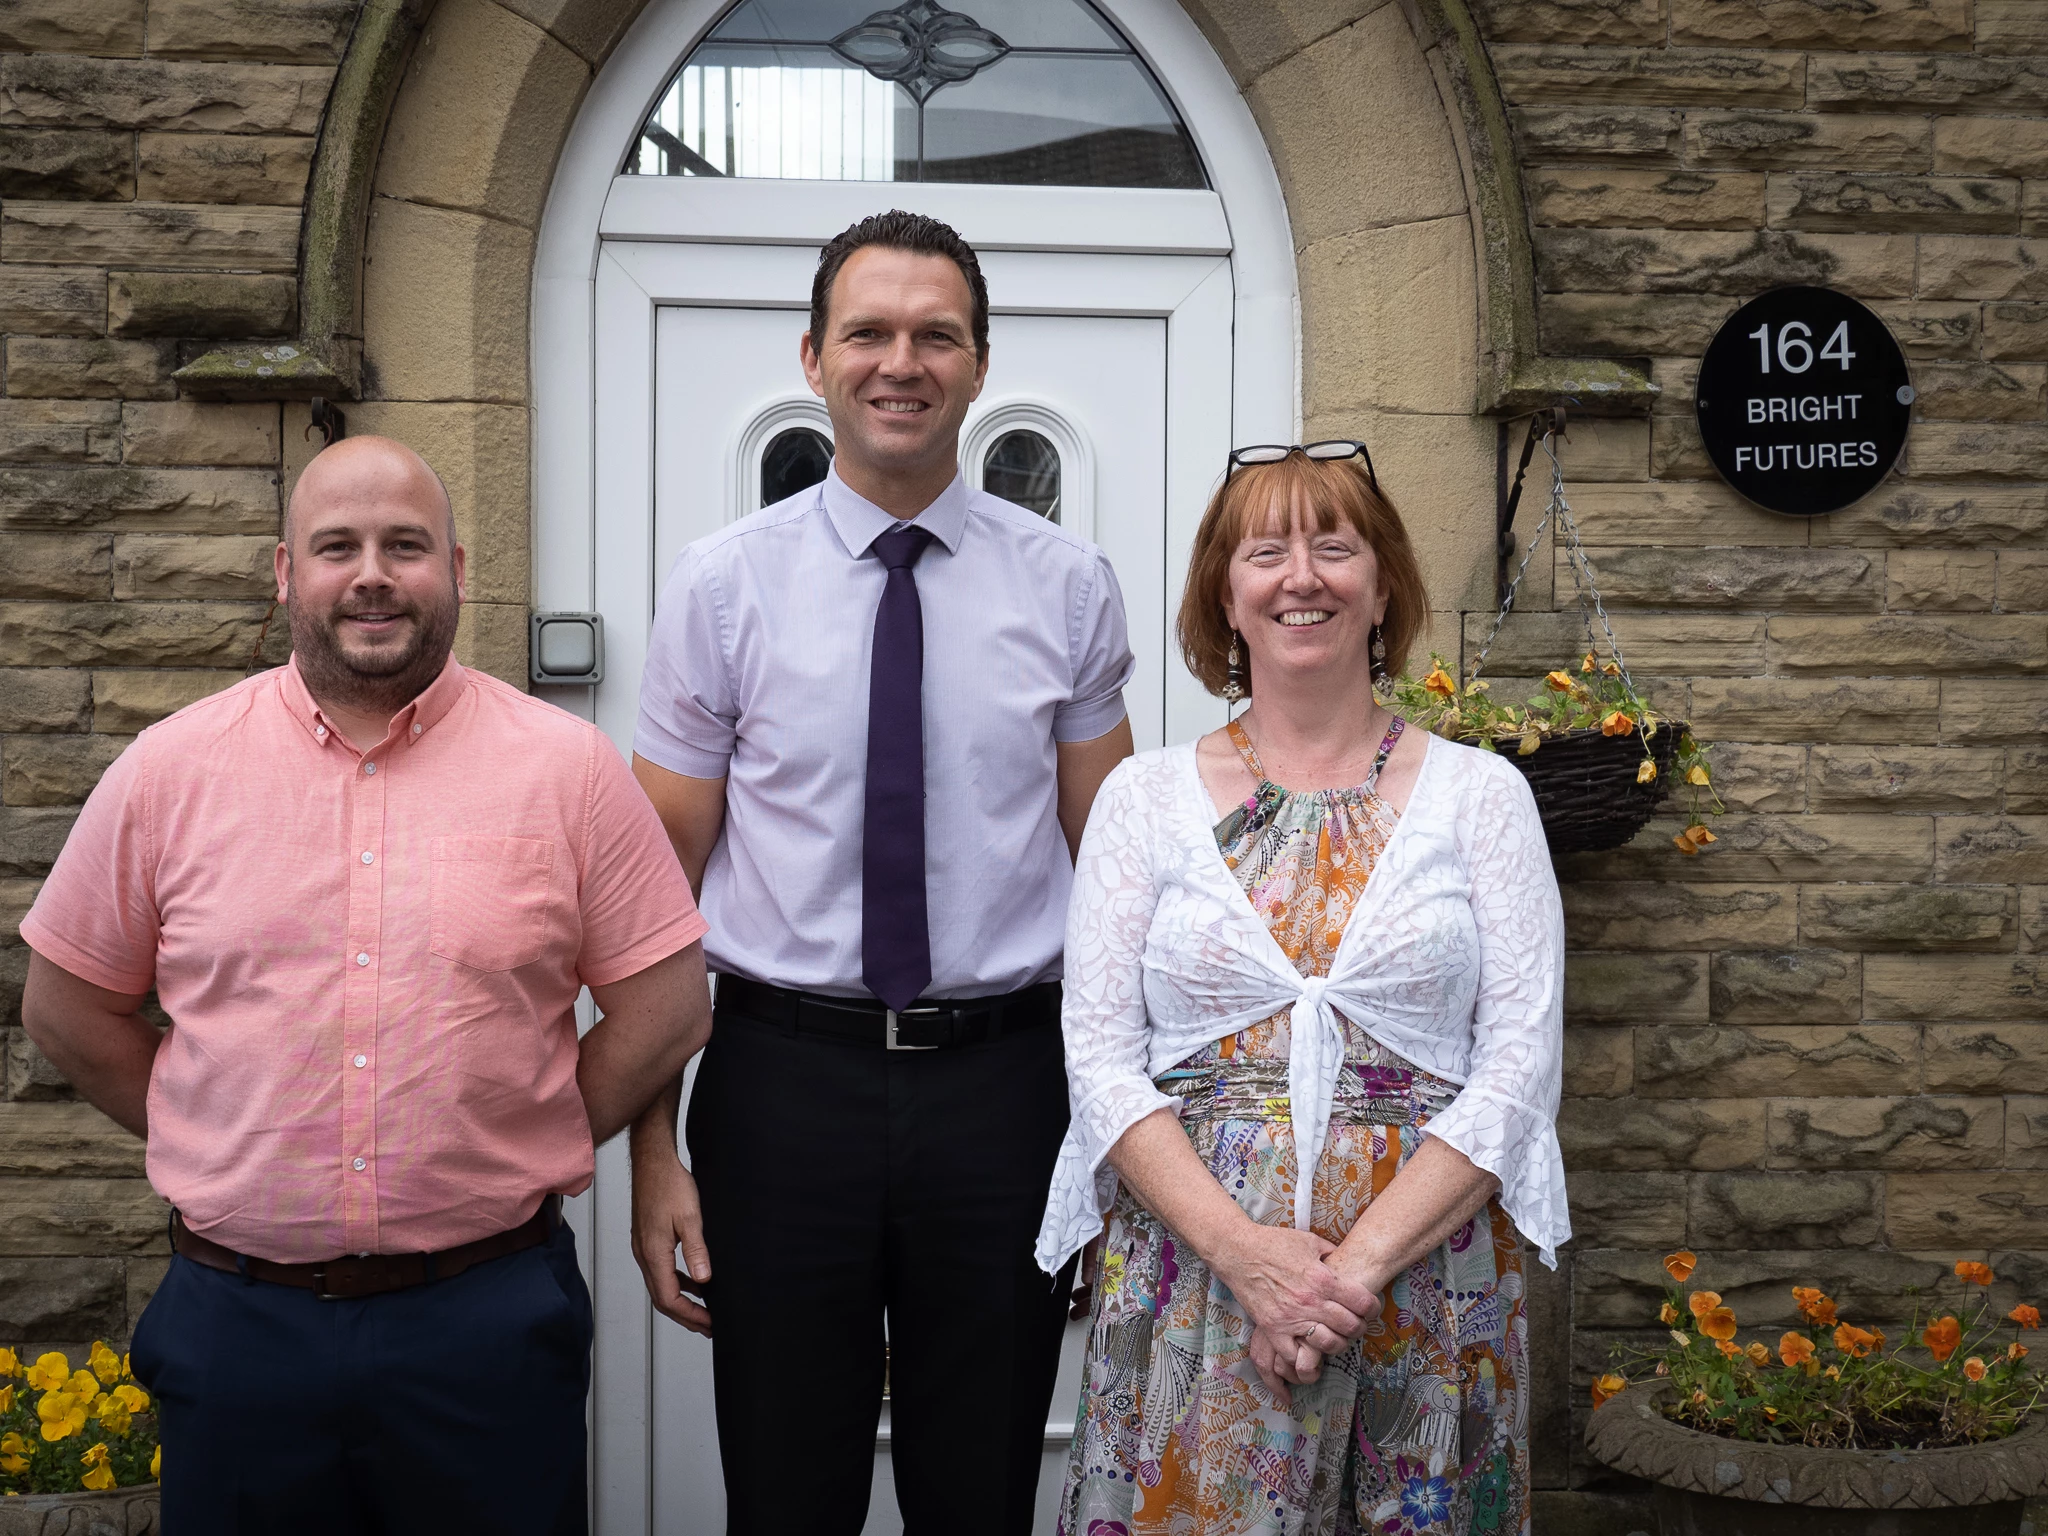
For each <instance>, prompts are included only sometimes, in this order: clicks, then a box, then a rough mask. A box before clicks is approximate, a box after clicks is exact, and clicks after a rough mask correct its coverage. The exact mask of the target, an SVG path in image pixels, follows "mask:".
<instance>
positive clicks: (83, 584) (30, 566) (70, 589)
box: [0, 533, 113, 686]
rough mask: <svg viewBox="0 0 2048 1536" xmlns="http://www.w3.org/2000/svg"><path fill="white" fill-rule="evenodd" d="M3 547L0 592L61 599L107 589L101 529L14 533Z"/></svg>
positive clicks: (107, 554) (106, 545)
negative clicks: (5, 553)
mask: <svg viewBox="0 0 2048 1536" xmlns="http://www.w3.org/2000/svg"><path fill="white" fill-rule="evenodd" d="M6 549H7V559H6V561H5V563H0V597H28V598H43V599H49V600H60V601H61V600H62V599H65V598H86V599H90V598H104V597H108V596H110V595H111V594H112V590H113V589H112V587H111V585H110V580H111V573H112V570H113V567H112V564H111V550H110V541H109V540H108V539H107V537H106V536H105V535H104V534H98V533H15V534H10V535H9V536H8V539H7V544H6ZM10 686H11V679H10Z"/></svg>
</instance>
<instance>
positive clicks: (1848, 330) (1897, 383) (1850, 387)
mask: <svg viewBox="0 0 2048 1536" xmlns="http://www.w3.org/2000/svg"><path fill="white" fill-rule="evenodd" d="M1697 400H1698V405H1697V407H1696V408H1697V411H1698V415H1699V423H1700V437H1701V438H1702V439H1703V440H1704V441H1705V443H1706V447H1707V455H1708V457H1710V458H1711V459H1712V460H1713V461H1714V467H1715V468H1716V469H1718V470H1719V471H1720V472H1721V478H1722V479H1724V480H1726V481H1727V482H1728V483H1729V484H1730V485H1732V486H1734V487H1735V489H1736V490H1738V491H1740V492H1741V493H1742V494H1743V495H1744V496H1747V497H1748V498H1749V499H1750V500H1751V501H1753V502H1755V503H1756V504H1757V505H1758V506H1762V507H1769V508H1770V509H1771V510H1772V511H1773V512H1790V513H1795V514H1799V515H1802V516H1812V515H1815V514H1817V513H1821V512H1834V511H1837V510H1839V509H1840V508H1842V507H1846V506H1848V505H1849V503H1850V502H1852V501H1855V500H1856V499H1857V498H1859V497H1862V496H1866V495H1868V494H1869V493H1870V492H1871V491H1872V490H1873V489H1875V487H1876V485H1877V483H1878V481H1880V480H1882V479H1883V478H1884V477H1885V475H1886V474H1887V473H1889V472H1890V470H1891V467H1892V465H1893V464H1894V463H1896V462H1897V461H1898V457H1899V452H1900V450H1901V449H1903V448H1904V447H1905V446H1906V427H1907V424H1908V421H1909V420H1910V418H1911V416H1912V410H1913V384H1912V380H1911V379H1910V378H1909V377H1908V376H1907V373H1906V355H1905V353H1903V352H1901V351H1900V350H1899V344H1898V342H1897V341H1896V340H1894V339H1893V337H1892V333H1891V331H1890V330H1889V329H1888V328H1887V327H1886V326H1885V323H1884V322H1883V321H1882V320H1880V319H1878V317H1877V316H1876V315H1874V314H1872V313H1871V312H1870V311H1869V310H1868V309H1866V308H1864V307H1863V306H1862V305H1861V304H1859V303H1857V302H1856V301H1855V300H1854V299H1852V298H1850V297H1848V296H1847V295H1846V294H1840V293H1836V292H1834V291H1833V290H1832V289H1829V288H1779V289H1776V290H1775V291H1773V292H1771V293H1767V294H1764V295H1763V296H1762V297H1761V298H1756V299H1752V300H1750V302H1749V303H1747V304H1745V305H1743V306H1742V308H1740V309H1738V310H1737V311H1735V313H1734V315H1733V316H1732V317H1730V319H1729V320H1728V322H1727V323H1726V324H1724V325H1723V326H1722V327H1721V329H1720V331H1719V332H1718V333H1717V334H1716V335H1715V337H1714V339H1713V341H1712V342H1711V343H1710V344H1709V345H1708V347H1707V355H1706V356H1705V357H1704V358H1702V359H1701V360H1700V379H1699V388H1698V393H1697Z"/></svg>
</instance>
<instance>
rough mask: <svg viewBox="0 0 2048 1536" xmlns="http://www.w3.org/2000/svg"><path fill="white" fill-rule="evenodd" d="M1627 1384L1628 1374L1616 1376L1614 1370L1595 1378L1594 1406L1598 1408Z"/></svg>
mask: <svg viewBox="0 0 2048 1536" xmlns="http://www.w3.org/2000/svg"><path fill="white" fill-rule="evenodd" d="M1627 1385H1628V1378H1627V1377H1626V1376H1616V1375H1614V1374H1613V1373H1612V1372H1610V1373H1609V1374H1607V1375H1605V1376H1600V1377H1596V1378H1594V1381H1593V1406H1594V1407H1595V1408H1598V1407H1599V1406H1600V1405H1601V1404H1602V1403H1604V1402H1606V1401H1607V1399H1609V1398H1610V1397H1612V1396H1614V1394H1615V1393H1617V1392H1619V1391H1620V1390H1621V1389H1622V1388H1623V1387H1626V1386H1627Z"/></svg>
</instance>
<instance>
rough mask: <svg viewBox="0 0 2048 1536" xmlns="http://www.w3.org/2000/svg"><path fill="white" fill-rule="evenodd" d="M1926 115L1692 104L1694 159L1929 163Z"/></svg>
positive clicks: (1893, 165)
mask: <svg viewBox="0 0 2048 1536" xmlns="http://www.w3.org/2000/svg"><path fill="white" fill-rule="evenodd" d="M1931 139H1932V135H1931V133H1930V132H1929V129H1928V123H1927V119H1926V118H1924V117H1895V116H1883V115H1878V114H1870V115H1865V114H1862V113H1854V112H1829V113H1817V112H1744V111H1735V112H1708V111H1701V112H1688V113H1686V114H1685V158H1686V162H1687V163H1688V164H1690V165H1701V166H1723V165H1732V166H1744V167H1749V168H1753V169H1756V170H1803V169H1813V170H1829V171H1832V170H1840V169H1841V168H1843V167H1845V166H1850V167H1854V168H1855V169H1856V170H1858V171H1925V170H1928V169H1929V168H1930V159H1931V156H1932V154H1933V148H1932V144H1931Z"/></svg>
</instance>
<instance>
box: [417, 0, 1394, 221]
mask: <svg viewBox="0 0 2048 1536" xmlns="http://www.w3.org/2000/svg"><path fill="white" fill-rule="evenodd" d="M1388 14H1389V13H1382V15H1388ZM1389 19H1392V20H1394V21H1396V22H1397V24H1398V22H1399V17H1398V14H1393V15H1391V16H1390V18H1389ZM1384 28H1385V23H1384V22H1383V21H1380V20H1376V19H1375V18H1373V17H1367V18H1366V19H1365V20H1364V21H1362V22H1360V23H1359V24H1358V27H1357V28H1355V29H1350V30H1356V31H1361V32H1364V31H1370V30H1384ZM1404 30H1405V28H1404ZM1346 36H1348V31H1347V32H1346V33H1340V34H1338V39H1331V40H1326V41H1325V42H1323V43H1319V44H1317V45H1316V47H1315V48H1313V49H1311V50H1310V52H1311V53H1316V52H1318V51H1321V50H1329V49H1331V48H1332V46H1333V44H1334V47H1335V51H1338V52H1342V51H1344V50H1345V49H1346V47H1347V46H1348V45H1346V44H1344V43H1343V42H1342V41H1340V40H1341V39H1342V38H1344V37H1346ZM1404 41H1406V42H1407V44H1408V47H1409V49H1410V50H1411V52H1412V50H1413V48H1414V42H1413V39H1412V36H1410V37H1408V38H1405V39H1404ZM1417 62H1420V61H1419V60H1418V61H1417ZM1296 64H1297V61H1296V60H1290V61H1289V62H1288V64H1285V65H1282V66H1281V68H1280V70H1278V71H1276V73H1285V72H1287V71H1288V70H1289V69H1290V68H1293V67H1295V66H1296ZM1308 67H1309V68H1311V69H1313V68H1314V66H1313V65H1310V66H1308ZM1421 73H1422V75H1423V78H1424V80H1425V82H1426V81H1427V80H1428V74H1427V71H1426V70H1424V71H1421ZM589 83H590V67H589V66H588V65H587V64H586V63H584V61H583V60H582V59H579V58H578V57H577V56H576V55H575V54H574V53H573V52H571V51H570V50H569V49H568V48H566V47H565V46H563V45H562V44H561V43H559V42H557V41H556V40H555V39H554V38H552V37H550V36H548V34H547V33H546V32H544V31H542V30H541V29H540V28H539V27H537V26H535V25H533V24H532V23H531V22H529V21H526V20H524V19H523V18H521V17H519V16H516V15H514V14H513V13H511V12H510V11H507V10H506V9H504V8H503V7H502V6H498V5H493V4H491V3H490V0H441V3H440V4H439V5H437V6H436V7H435V9H434V11H433V12H432V14H431V15H430V16H429V17H428V18H427V24H426V28H425V30H424V31H423V32H422V33H421V34H420V38H419V41H418V42H417V43H416V44H414V46H413V52H412V58H411V60H410V61H409V63H408V64H407V66H406V87H405V89H403V90H401V91H400V92H399V94H398V101H397V103H396V104H395V106H394V107H393V108H392V113H391V121H390V124H389V126H387V127H386V129H385V131H384V148H383V152H382V154H381V156H380V157H379V159H378V162H377V191H378V192H379V193H380V194H382V195H384V196H388V197H398V198H405V199H407V200H408V201H412V202H418V203H427V204H431V205H432V206H434V207H438V208H456V209H461V210H463V211H464V212H468V213H487V214H490V215H491V216H493V217H495V218H500V219H507V220H509V221H511V222H512V223H515V224H520V225H524V226H526V227H528V228H533V227H535V226H537V225H538V224H539V223H540V213H541V208H542V206H543V205H544V204H545V203H546V201H547V195H548V186H549V184H550V182H551V180H552V178H553V176H554V169H555V151H556V148H557V146H558V144H559V142H560V137H561V124H563V123H566V122H568V121H569V120H570V119H571V118H572V117H574V116H575V112H576V104H577V102H578V101H579V100H580V99H581V98H582V95H583V91H584V88H585V87H586V86H587V85H588V84H589ZM1255 89H1257V88H1256V87H1255ZM1352 89H1353V91H1354V92H1355V91H1356V87H1355V86H1353V88H1352ZM1353 99H1357V98H1356V97H1355V95H1354V98H1353Z"/></svg>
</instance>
